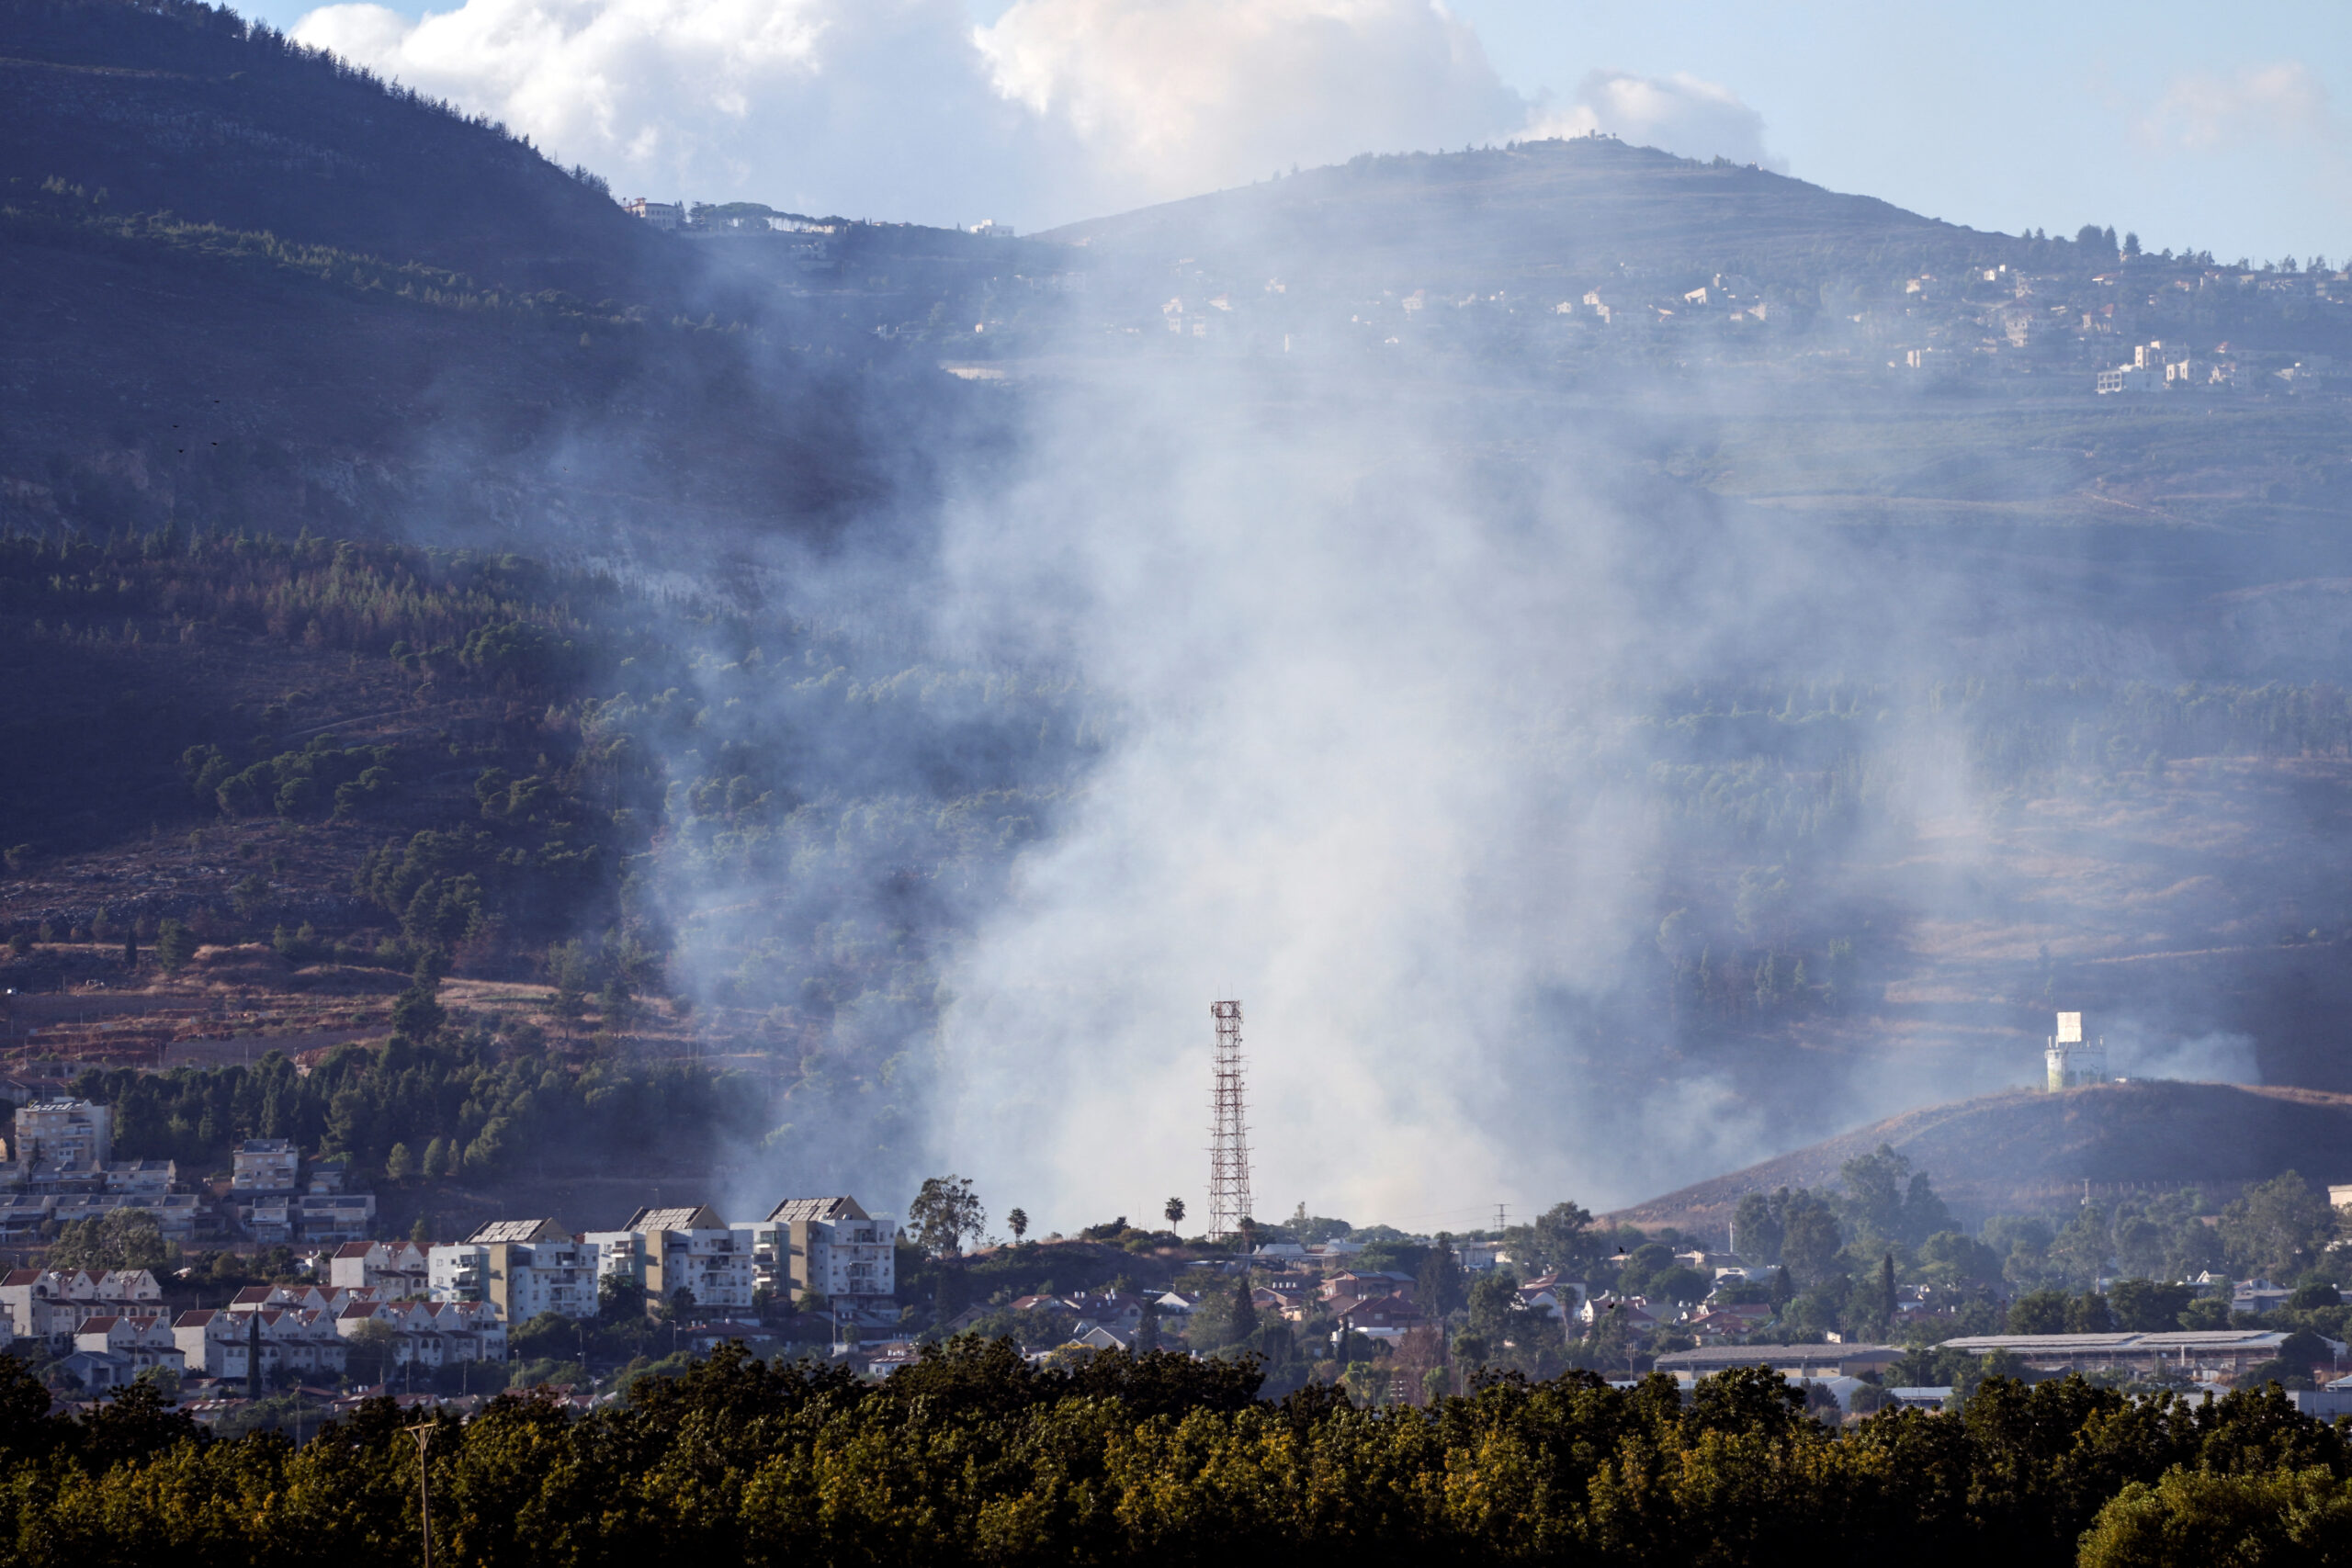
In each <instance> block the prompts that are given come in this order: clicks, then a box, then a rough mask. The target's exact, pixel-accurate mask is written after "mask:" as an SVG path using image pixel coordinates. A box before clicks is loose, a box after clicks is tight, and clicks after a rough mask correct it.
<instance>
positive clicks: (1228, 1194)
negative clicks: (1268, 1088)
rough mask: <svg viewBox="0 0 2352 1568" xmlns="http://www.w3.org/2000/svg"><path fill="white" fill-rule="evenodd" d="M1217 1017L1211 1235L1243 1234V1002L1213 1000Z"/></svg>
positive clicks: (1246, 1130)
mask: <svg viewBox="0 0 2352 1568" xmlns="http://www.w3.org/2000/svg"><path fill="white" fill-rule="evenodd" d="M1209 1016H1210V1017H1211V1018H1213V1019H1215V1020H1216V1064H1215V1067H1214V1073H1215V1087H1214V1088H1213V1089H1212V1090H1211V1091H1210V1095H1209V1112H1210V1116H1211V1123H1210V1127H1209V1138H1210V1142H1209V1235H1210V1238H1211V1239H1213V1240H1218V1239H1224V1240H1229V1239H1231V1238H1232V1237H1235V1236H1238V1235H1240V1234H1241V1222H1242V1221H1244V1220H1246V1219H1249V1218H1250V1125H1249V1122H1248V1120H1247V1116H1246V1107H1245V1101H1244V1097H1243V1092H1242V1083H1241V1004H1240V1003H1239V1002H1212V1003H1210V1004H1209Z"/></svg>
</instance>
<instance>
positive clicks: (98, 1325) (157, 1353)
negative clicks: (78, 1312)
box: [74, 1312, 187, 1375]
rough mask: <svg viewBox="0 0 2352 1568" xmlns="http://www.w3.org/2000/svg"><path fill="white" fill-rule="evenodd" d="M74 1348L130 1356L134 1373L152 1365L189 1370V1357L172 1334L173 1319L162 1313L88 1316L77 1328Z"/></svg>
mask: <svg viewBox="0 0 2352 1568" xmlns="http://www.w3.org/2000/svg"><path fill="white" fill-rule="evenodd" d="M74 1348H75V1349H76V1350H92V1351H96V1352H97V1353H98V1354H100V1355H107V1356H123V1357H128V1358H129V1359H130V1366H131V1367H132V1369H133V1371H134V1375H135V1374H136V1372H137V1371H143V1370H144V1369H146V1368H148V1367H168V1368H169V1369H171V1370H172V1371H175V1372H183V1371H187V1357H186V1356H184V1355H183V1354H181V1351H180V1347H179V1343H178V1341H177V1340H175V1339H174V1338H173V1337H172V1325H171V1320H170V1319H169V1318H167V1317H165V1316H164V1314H162V1313H160V1312H158V1313H149V1314H139V1315H137V1316H132V1315H130V1314H102V1315H98V1316H93V1317H85V1318H84V1319H83V1320H82V1321H81V1323H80V1324H78V1325H75V1327H74Z"/></svg>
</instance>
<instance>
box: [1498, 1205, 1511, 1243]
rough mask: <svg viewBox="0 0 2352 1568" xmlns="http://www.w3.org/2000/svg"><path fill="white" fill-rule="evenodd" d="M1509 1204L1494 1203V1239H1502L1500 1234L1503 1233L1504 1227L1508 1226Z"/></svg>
mask: <svg viewBox="0 0 2352 1568" xmlns="http://www.w3.org/2000/svg"><path fill="white" fill-rule="evenodd" d="M1509 1227H1510V1204H1508V1203H1498V1204H1496V1205H1495V1239H1496V1240H1498V1241H1499V1240H1501V1239H1502V1234H1503V1232H1504V1231H1505V1230H1506V1229H1508V1228H1509Z"/></svg>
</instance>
